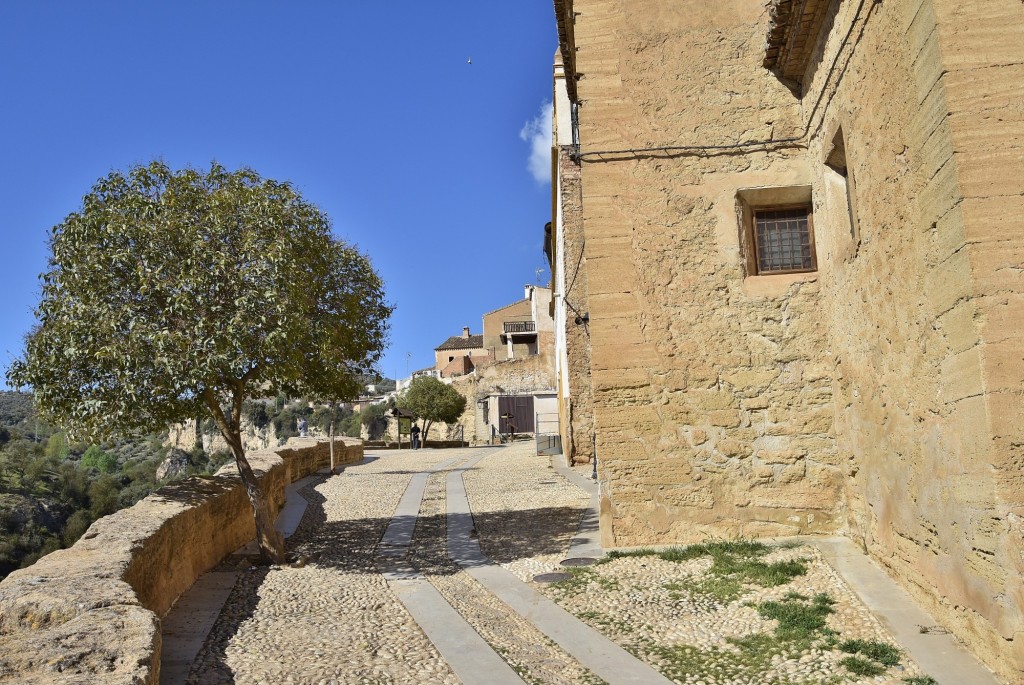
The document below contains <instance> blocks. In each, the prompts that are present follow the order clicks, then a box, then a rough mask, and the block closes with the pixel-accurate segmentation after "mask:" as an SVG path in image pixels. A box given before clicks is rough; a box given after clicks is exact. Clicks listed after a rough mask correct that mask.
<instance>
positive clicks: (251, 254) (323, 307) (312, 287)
mask: <svg viewBox="0 0 1024 685" xmlns="http://www.w3.org/2000/svg"><path fill="white" fill-rule="evenodd" d="M50 248H51V251H52V255H51V258H50V263H49V266H48V269H47V271H46V273H44V274H43V276H42V284H41V285H42V299H41V301H40V303H39V305H38V307H37V309H36V314H37V316H38V318H39V326H38V327H37V328H36V329H35V331H33V333H32V334H31V335H30V336H29V338H28V341H27V348H26V351H25V354H24V356H23V357H22V358H21V359H18V360H16V361H15V362H13V363H12V364H11V366H10V369H9V370H8V380H9V382H10V383H11V384H12V385H15V386H22V387H23V386H31V387H32V388H33V390H34V392H35V395H36V403H37V405H38V406H39V407H40V409H42V410H43V411H44V412H45V413H46V415H48V416H53V417H57V418H59V419H61V420H62V423H64V424H65V425H67V427H68V428H70V429H72V430H73V431H74V433H75V434H76V435H82V436H84V437H90V438H93V439H95V438H96V437H106V436H110V435H111V434H112V433H113V432H114V431H120V432H124V431H131V430H144V431H145V430H155V429H160V428H163V427H165V426H166V425H168V424H170V423H175V422H181V421H184V420H185V419H188V418H193V417H195V416H198V415H199V414H200V411H201V409H202V408H203V406H204V405H206V406H210V404H211V403H210V398H211V397H215V398H218V401H219V399H220V398H225V397H229V396H231V397H234V396H236V395H238V394H239V388H240V385H239V384H241V387H242V389H243V390H244V388H246V387H260V388H264V389H265V390H264V392H270V393H272V394H276V393H278V392H279V391H287V392H289V393H290V394H294V395H297V394H309V395H316V396H320V395H327V394H330V395H332V396H335V397H338V398H344V397H348V396H354V395H355V394H356V392H357V391H358V386H357V384H356V383H355V381H354V377H355V375H357V374H360V373H366V372H369V370H370V369H372V367H373V365H374V363H375V362H376V361H377V359H378V358H379V355H380V351H381V349H382V347H383V345H384V342H385V340H386V334H387V319H388V317H389V315H390V313H391V308H390V307H389V306H388V305H386V304H385V303H384V300H383V288H382V284H381V281H380V279H379V277H378V276H377V274H376V273H375V272H374V270H373V268H372V266H371V265H370V262H369V260H368V259H366V257H364V256H363V255H362V254H360V253H359V252H358V251H357V250H355V249H354V248H352V247H350V246H348V245H346V244H345V243H343V242H340V241H338V240H337V239H335V238H334V237H333V236H332V234H331V227H330V222H329V220H328V218H327V217H326V215H324V213H323V212H321V211H320V210H319V209H318V208H316V207H315V206H313V205H311V204H310V203H308V202H305V201H304V200H303V199H302V198H301V197H300V196H299V195H298V193H296V192H295V190H293V189H292V187H291V186H289V185H288V184H286V183H278V182H275V181H270V180H265V179H262V178H260V177H259V176H258V175H257V174H255V173H254V172H252V171H250V170H246V169H243V170H240V171H237V172H228V171H227V170H225V169H224V168H223V167H221V166H219V165H216V164H214V165H213V166H212V167H211V168H210V170H209V171H204V172H201V171H196V170H192V169H186V170H184V171H179V172H173V171H171V170H170V169H169V168H168V167H167V166H165V165H164V164H162V163H159V162H154V163H152V164H149V165H148V166H136V167H133V168H131V169H130V170H128V172H127V173H120V172H114V173H111V174H110V175H109V176H107V177H106V178H103V179H101V180H100V181H98V182H97V184H96V185H95V186H94V187H93V189H92V190H91V192H90V193H89V194H88V195H86V196H85V198H84V199H83V206H82V209H81V210H80V211H78V212H75V213H73V214H71V215H69V216H68V217H67V218H65V219H64V221H63V222H61V223H60V224H58V225H57V226H56V227H55V228H54V229H53V232H52V235H51V239H50ZM241 399H243V397H242V396H239V397H238V401H239V403H240V402H241Z"/></svg>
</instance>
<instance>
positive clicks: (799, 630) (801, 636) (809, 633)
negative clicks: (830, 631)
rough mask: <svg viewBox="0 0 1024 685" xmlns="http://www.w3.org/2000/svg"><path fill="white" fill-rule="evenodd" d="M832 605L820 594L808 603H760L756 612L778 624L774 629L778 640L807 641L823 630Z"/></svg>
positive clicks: (824, 595)
mask: <svg viewBox="0 0 1024 685" xmlns="http://www.w3.org/2000/svg"><path fill="white" fill-rule="evenodd" d="M794 594H795V593H794ZM787 597H788V596H787ZM833 604H835V601H834V600H833V599H832V598H831V597H829V596H828V595H826V594H824V593H821V594H819V595H816V596H815V597H814V599H812V600H810V601H806V600H803V599H796V598H784V599H783V600H782V601H781V602H762V603H760V604H758V605H757V612H758V613H759V614H761V615H762V616H764V617H765V618H773V619H775V620H776V621H778V622H779V626H778V628H776V629H775V635H776V637H777V638H778V639H780V640H808V639H811V638H813V637H814V636H815V634H817V633H819V632H821V631H822V630H824V629H825V617H826V616H828V615H829V614H831V613H832V605H833Z"/></svg>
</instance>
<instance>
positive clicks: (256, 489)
mask: <svg viewBox="0 0 1024 685" xmlns="http://www.w3.org/2000/svg"><path fill="white" fill-rule="evenodd" d="M234 390H235V391H234V393H233V397H232V407H231V418H230V419H228V417H226V416H224V412H223V411H222V410H221V408H220V403H219V402H218V401H217V396H216V395H215V394H214V393H213V391H211V390H206V391H204V392H203V400H204V402H205V404H206V407H207V408H208V409H209V410H210V413H211V414H213V418H214V421H216V422H217V427H218V428H220V432H221V435H223V436H224V440H225V441H226V442H227V443H228V447H230V448H231V454H232V455H234V457H235V465H236V466H237V467H238V476H239V478H241V479H242V485H244V486H245V494H246V495H248V497H249V504H251V505H252V512H253V516H254V517H255V519H256V541H257V542H258V543H259V546H260V553H261V555H262V556H263V560H264V561H266V562H268V563H272V564H282V563H284V537H283V536H282V535H281V534H280V533H278V532H277V531H276V530H274V517H273V515H272V514H271V512H270V503H269V502H268V501H267V499H266V498H265V497H264V496H263V492H262V491H260V484H259V481H257V480H256V474H255V473H253V471H252V467H251V466H249V461H248V460H247V459H246V458H245V449H243V447H242V430H241V423H242V422H241V414H242V397H243V383H241V382H239V383H238V384H237V387H236V388H235V389H234Z"/></svg>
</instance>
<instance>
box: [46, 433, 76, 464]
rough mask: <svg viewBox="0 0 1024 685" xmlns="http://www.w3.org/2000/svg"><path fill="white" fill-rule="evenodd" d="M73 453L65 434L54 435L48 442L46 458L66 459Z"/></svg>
mask: <svg viewBox="0 0 1024 685" xmlns="http://www.w3.org/2000/svg"><path fill="white" fill-rule="evenodd" d="M70 452H71V450H70V448H69V447H68V439H67V436H65V435H64V434H63V433H54V434H53V435H51V436H50V439H49V440H47V441H46V456H48V457H51V458H53V459H64V458H66V457H67V456H68V454H69V453H70Z"/></svg>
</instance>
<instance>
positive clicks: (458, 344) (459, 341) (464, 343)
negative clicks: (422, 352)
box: [434, 335, 484, 352]
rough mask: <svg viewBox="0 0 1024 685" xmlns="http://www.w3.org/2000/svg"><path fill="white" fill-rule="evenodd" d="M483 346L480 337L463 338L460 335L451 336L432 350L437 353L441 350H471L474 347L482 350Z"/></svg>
mask: <svg viewBox="0 0 1024 685" xmlns="http://www.w3.org/2000/svg"><path fill="white" fill-rule="evenodd" d="M483 346H484V336H482V335H471V336H469V337H468V338H463V337H462V336H461V335H453V336H452V337H450V338H448V339H447V340H445V341H444V342H443V343H441V344H440V345H438V346H437V347H435V348H434V350H435V351H438V352H439V351H441V350H471V349H473V348H475V347H481V348H482V347H483Z"/></svg>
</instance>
